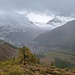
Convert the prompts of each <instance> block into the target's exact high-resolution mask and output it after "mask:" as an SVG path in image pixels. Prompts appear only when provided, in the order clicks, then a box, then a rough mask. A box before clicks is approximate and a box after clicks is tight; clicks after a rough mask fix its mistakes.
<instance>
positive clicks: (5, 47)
mask: <svg viewBox="0 0 75 75" xmlns="http://www.w3.org/2000/svg"><path fill="white" fill-rule="evenodd" d="M15 56H17V47H15V46H14V45H12V44H10V43H8V42H5V41H3V40H0V60H6V59H10V58H12V57H15Z"/></svg>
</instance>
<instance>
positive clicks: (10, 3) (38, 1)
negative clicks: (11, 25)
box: [0, 0, 75, 15]
mask: <svg viewBox="0 0 75 75" xmlns="http://www.w3.org/2000/svg"><path fill="white" fill-rule="evenodd" d="M24 9H26V10H29V11H41V12H44V11H47V10H49V11H56V12H59V13H60V14H61V15H71V14H72V13H74V12H75V0H0V10H3V11H9V10H10V11H13V10H24Z"/></svg>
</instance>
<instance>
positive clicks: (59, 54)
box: [40, 49, 75, 68]
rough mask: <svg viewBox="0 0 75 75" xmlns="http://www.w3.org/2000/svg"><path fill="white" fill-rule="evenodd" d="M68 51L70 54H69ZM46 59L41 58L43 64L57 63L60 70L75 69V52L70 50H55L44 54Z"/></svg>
mask: <svg viewBox="0 0 75 75" xmlns="http://www.w3.org/2000/svg"><path fill="white" fill-rule="evenodd" d="M67 51H68V52H67ZM43 55H44V56H45V57H43V58H40V60H41V62H43V63H45V64H48V65H49V64H50V63H51V61H54V62H55V65H56V67H58V68H74V67H75V51H74V50H73V51H72V50H70V49H67V50H66V49H55V50H50V51H48V52H46V53H43Z"/></svg>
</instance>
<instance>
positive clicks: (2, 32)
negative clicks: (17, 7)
mask: <svg viewBox="0 0 75 75" xmlns="http://www.w3.org/2000/svg"><path fill="white" fill-rule="evenodd" d="M43 32H46V30H43V29H40V28H39V27H37V26H36V25H34V24H33V23H32V22H30V21H29V19H28V18H27V17H25V16H24V15H20V14H18V13H3V14H0V38H3V39H5V40H7V41H10V42H13V43H25V44H27V43H28V42H30V41H31V40H33V39H34V38H35V37H37V36H38V35H39V34H41V33H43Z"/></svg>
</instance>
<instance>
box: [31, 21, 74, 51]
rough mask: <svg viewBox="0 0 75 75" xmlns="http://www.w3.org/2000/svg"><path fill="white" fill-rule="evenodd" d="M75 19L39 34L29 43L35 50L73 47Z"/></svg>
mask: <svg viewBox="0 0 75 75" xmlns="http://www.w3.org/2000/svg"><path fill="white" fill-rule="evenodd" d="M74 33H75V20H73V21H70V22H68V23H67V24H65V25H63V26H61V27H58V28H56V29H54V30H52V31H50V32H47V33H44V34H42V35H39V36H38V37H37V38H36V39H34V40H33V41H32V43H31V45H32V48H34V49H37V50H42V49H45V50H49V49H50V48H65V49H75V46H74V44H75V35H74Z"/></svg>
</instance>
